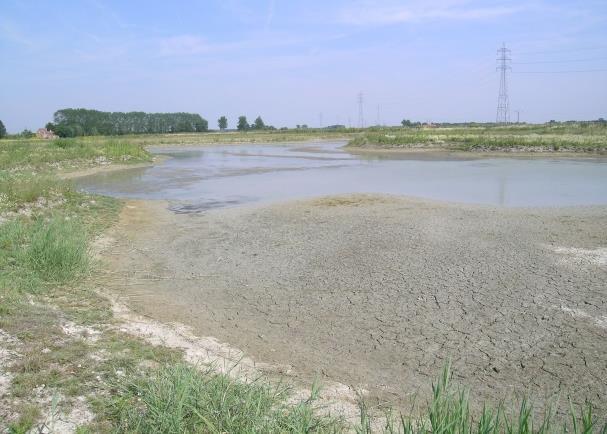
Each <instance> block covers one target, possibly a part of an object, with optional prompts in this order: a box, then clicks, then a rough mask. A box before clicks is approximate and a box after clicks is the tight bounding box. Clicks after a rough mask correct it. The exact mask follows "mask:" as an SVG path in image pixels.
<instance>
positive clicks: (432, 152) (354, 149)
mask: <svg viewBox="0 0 607 434" xmlns="http://www.w3.org/2000/svg"><path fill="white" fill-rule="evenodd" d="M341 149H342V150H344V151H346V152H349V153H352V154H363V155H369V154H382V155H389V154H394V155H410V156H420V157H426V158H427V157H440V156H449V157H452V158H453V157H455V158H461V159H466V158H470V159H482V158H522V159H532V158H555V159H559V158H564V159H605V160H607V153H598V152H586V151H580V152H571V151H553V150H548V149H546V150H538V151H535V152H530V151H518V150H513V151H492V150H488V151H479V150H470V151H467V150H463V149H450V148H445V147H430V146H426V147H423V146H422V147H410V148H398V147H392V148H389V147H382V146H365V147H358V146H349V145H345V146H343V147H342V148H341Z"/></svg>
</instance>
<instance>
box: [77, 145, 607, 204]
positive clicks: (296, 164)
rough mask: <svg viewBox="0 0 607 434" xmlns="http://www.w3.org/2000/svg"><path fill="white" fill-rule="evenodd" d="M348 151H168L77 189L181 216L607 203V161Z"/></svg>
mask: <svg viewBox="0 0 607 434" xmlns="http://www.w3.org/2000/svg"><path fill="white" fill-rule="evenodd" d="M343 145H344V143H343V142H333V143H327V142H319V143H306V144H301V143H299V144H281V145H276V144H271V145H261V144H258V145H228V146H215V147H174V148H171V147H165V148H155V149H153V150H152V152H154V153H156V154H161V155H166V156H169V157H171V158H169V159H167V160H166V161H164V162H162V163H160V164H158V165H157V166H153V167H147V168H137V169H128V170H124V171H117V172H108V173H100V174H96V175H92V176H88V177H84V178H80V179H78V180H77V181H76V184H77V186H78V187H79V188H81V189H83V190H86V191H89V192H94V193H100V194H106V195H111V196H117V197H128V198H139V199H166V200H170V201H171V203H172V209H173V210H174V211H176V212H197V211H202V210H205V209H210V208H217V207H223V206H231V205H236V204H241V203H250V202H262V201H263V202H268V201H278V200H286V199H293V198H303V197H312V196H320V195H327V194H338V193H389V194H400V195H408V196H418V197H424V198H430V199H438V200H445V201H453V202H467V203H478V204H490V205H500V206H565V205H594V204H607V159H605V158H584V159H564V158H550V157H547V158H528V159H524V158H477V159H474V158H470V159H467V158H462V157H453V156H450V155H438V154H437V155H432V156H429V155H427V154H426V155H424V154H418V155H405V154H364V155H354V154H350V153H348V152H346V151H343V150H342V149H340V147H341V146H343Z"/></svg>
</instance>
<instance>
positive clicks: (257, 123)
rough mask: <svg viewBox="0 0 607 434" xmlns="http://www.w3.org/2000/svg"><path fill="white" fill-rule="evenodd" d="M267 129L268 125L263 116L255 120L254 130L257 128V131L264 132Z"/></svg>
mask: <svg viewBox="0 0 607 434" xmlns="http://www.w3.org/2000/svg"><path fill="white" fill-rule="evenodd" d="M265 127H266V124H264V123H263V119H261V116H257V119H255V123H254V124H253V128H255V129H256V130H263V129H264V128H265Z"/></svg>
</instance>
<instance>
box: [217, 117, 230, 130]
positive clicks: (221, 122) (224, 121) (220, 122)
mask: <svg viewBox="0 0 607 434" xmlns="http://www.w3.org/2000/svg"><path fill="white" fill-rule="evenodd" d="M217 126H218V127H219V129H220V130H221V131H224V130H225V129H226V128H228V118H226V117H225V116H222V117H220V118H219V119H217Z"/></svg>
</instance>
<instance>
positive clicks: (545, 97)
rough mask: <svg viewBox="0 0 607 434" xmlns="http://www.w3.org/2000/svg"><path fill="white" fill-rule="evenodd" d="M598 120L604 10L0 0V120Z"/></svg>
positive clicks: (592, 3) (419, 3) (606, 56)
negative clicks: (503, 56) (505, 100)
mask: <svg viewBox="0 0 607 434" xmlns="http://www.w3.org/2000/svg"><path fill="white" fill-rule="evenodd" d="M503 43H505V44H506V46H507V47H508V48H509V49H510V50H512V51H511V58H512V64H511V66H512V70H511V71H508V74H507V82H508V88H509V97H510V105H511V110H512V112H511V118H512V119H513V120H516V117H517V113H516V111H518V115H519V117H520V120H521V121H527V122H545V121H548V120H550V119H555V120H568V119H597V118H599V117H603V118H607V1H606V0H588V1H565V0H553V1H548V0H539V1H536V0H522V1H519V0H503V1H501V0H484V1H479V0H433V1H423V0H411V1H392V0H376V1H367V0H335V1H327V0H306V1H297V0H289V1H287V0H263V1H261V0H260V1H242V0H206V1H202V0H198V1H196V0H185V1H172V2H168V1H154V0H147V1H140V0H131V1H118V0H116V1H114V0H78V1H77V0H73V1H69V0H54V1H42V0H40V1H33V0H32V1H26V0H23V1H17V0H0V80H1V81H0V83H1V85H0V120H2V121H3V122H4V124H5V125H6V127H7V129H8V131H9V132H18V131H21V130H23V129H24V128H29V129H32V130H35V129H37V128H38V127H41V126H43V125H44V124H45V123H46V122H48V121H50V120H52V116H53V113H54V112H55V111H56V110H58V109H61V108H67V107H74V108H76V107H83V108H91V109H97V110H103V111H146V112H175V111H184V112H193V113H199V114H200V115H201V116H203V117H204V118H205V119H208V120H209V125H210V127H211V128H216V126H217V118H218V117H219V116H221V115H226V116H227V117H228V120H229V127H234V126H235V124H236V120H237V117H238V116H239V115H246V116H247V117H248V119H249V121H252V120H253V119H254V118H255V117H256V116H258V115H261V116H262V118H263V119H264V121H265V122H266V124H271V125H274V126H276V127H282V126H288V127H292V126H295V125H296V124H307V125H309V126H311V127H315V126H319V125H321V122H322V125H323V126H326V125H331V124H344V125H352V126H357V125H358V104H357V95H358V94H359V92H362V95H363V115H364V122H365V125H373V124H377V123H380V124H386V125H395V124H398V123H399V122H400V121H401V120H402V119H404V118H406V119H411V120H413V121H422V122H464V121H494V120H495V116H496V106H497V98H498V90H499V73H498V72H497V71H496V57H497V54H496V51H497V49H498V48H499V47H500V46H501V45H502V44H503Z"/></svg>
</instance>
